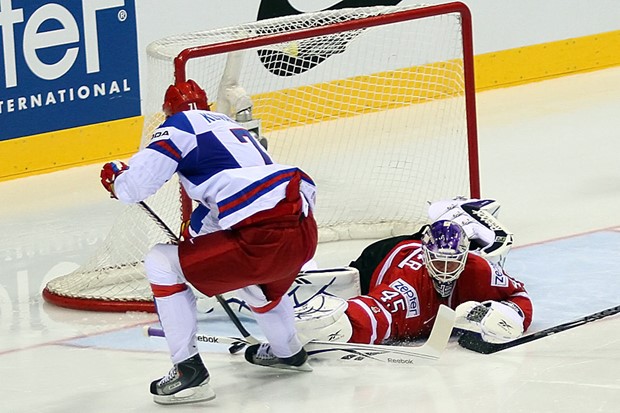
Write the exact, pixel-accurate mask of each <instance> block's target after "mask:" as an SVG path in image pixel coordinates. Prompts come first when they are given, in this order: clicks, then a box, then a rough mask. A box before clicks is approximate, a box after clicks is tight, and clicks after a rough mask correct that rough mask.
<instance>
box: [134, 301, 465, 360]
mask: <svg viewBox="0 0 620 413" xmlns="http://www.w3.org/2000/svg"><path fill="white" fill-rule="evenodd" d="M455 317H456V315H455V313H454V310H452V309H450V308H448V307H446V306H443V305H442V306H440V308H439V311H438V313H437V319H436V320H435V324H434V325H433V330H432V331H431V334H430V336H429V338H428V340H427V341H426V342H425V343H424V344H423V345H422V346H419V347H407V346H388V345H379V344H355V343H339V342H333V343H332V342H329V341H311V342H309V343H307V344H306V345H305V346H304V347H305V349H306V351H307V352H308V354H309V355H310V356H322V357H327V358H332V359H337V360H344V361H356V362H367V361H378V362H383V363H388V364H404V365H417V364H419V363H422V362H424V361H433V360H437V359H438V358H439V356H440V355H441V353H442V352H443V351H444V350H445V348H446V346H447V345H448V341H449V339H450V335H451V333H452V329H453V327H454V320H455ZM144 332H145V334H146V335H147V336H150V337H163V336H164V332H163V331H162V330H161V329H158V328H154V327H145V329H144ZM196 339H197V340H198V341H199V342H202V343H212V344H230V345H231V346H233V347H235V346H237V347H238V346H241V347H243V345H246V344H252V343H250V342H248V341H247V340H244V339H242V338H238V337H219V336H211V335H207V334H197V335H196Z"/></svg>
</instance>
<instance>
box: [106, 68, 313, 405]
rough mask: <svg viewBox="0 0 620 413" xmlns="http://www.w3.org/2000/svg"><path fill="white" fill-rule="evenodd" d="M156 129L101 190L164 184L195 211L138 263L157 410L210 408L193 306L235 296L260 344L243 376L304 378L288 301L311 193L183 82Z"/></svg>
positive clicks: (133, 193) (123, 192) (301, 259)
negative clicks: (148, 307)
mask: <svg viewBox="0 0 620 413" xmlns="http://www.w3.org/2000/svg"><path fill="white" fill-rule="evenodd" d="M163 109H164V112H165V113H166V115H167V118H166V120H165V122H164V123H163V124H162V125H160V127H159V128H158V129H156V130H155V132H154V133H153V137H152V140H151V142H150V144H149V145H148V146H147V147H146V148H144V149H143V150H141V151H140V152H138V153H137V154H135V155H134V156H133V157H132V158H131V159H130V160H129V162H128V165H125V164H124V163H122V162H118V161H115V162H109V163H106V164H105V165H104V166H103V169H102V171H101V182H102V184H103V186H104V187H105V188H106V189H107V190H108V191H109V192H110V194H111V196H112V197H113V198H117V199H119V200H120V201H121V202H124V203H137V202H141V201H143V200H144V199H146V198H147V197H149V196H150V195H152V194H154V193H155V192H156V191H157V190H158V189H159V188H161V187H162V185H164V183H165V182H167V181H168V180H169V179H170V178H171V177H172V176H173V174H175V173H176V174H178V176H179V179H180V182H181V185H182V186H183V188H184V189H185V191H186V192H187V194H188V195H189V197H190V198H191V199H193V200H194V201H196V202H197V204H198V207H196V208H195V209H194V211H193V213H192V215H191V219H190V224H189V228H188V230H187V231H188V234H187V235H188V236H186V237H184V239H183V240H182V241H181V242H180V243H179V244H178V245H172V244H157V245H155V246H154V247H153V248H152V249H151V251H149V252H148V254H147V255H146V257H145V260H144V266H145V269H146V275H147V277H148V280H149V282H150V284H151V288H152V291H153V296H154V298H155V304H156V308H157V313H158V315H159V319H160V322H161V325H162V328H163V330H164V332H165V335H166V340H167V343H168V347H169V350H170V354H171V359H172V363H173V365H174V367H173V368H172V370H170V372H169V373H168V375H166V376H165V377H163V378H161V379H159V380H155V381H153V382H152V383H151V388H150V390H151V393H152V394H153V397H154V401H155V402H157V403H162V404H175V403H190V402H197V401H204V400H210V399H212V398H214V397H215V393H214V391H213V390H212V388H211V387H210V385H209V379H210V376H209V372H208V370H207V369H206V367H205V366H204V364H203V362H202V360H201V358H200V355H199V354H198V350H197V347H196V344H197V343H196V338H195V335H196V332H197V331H196V313H197V312H196V299H195V296H194V293H193V292H192V289H191V288H189V286H188V285H187V283H190V284H191V285H193V286H194V287H195V288H196V289H197V290H198V291H200V292H202V293H203V294H205V295H207V296H214V295H218V294H222V293H225V292H229V291H233V290H239V294H240V296H241V297H242V298H243V299H244V300H245V301H246V302H247V303H248V304H249V306H250V307H251V309H252V311H253V313H254V316H255V319H256V321H257V323H258V324H259V326H260V327H261V329H262V331H263V333H264V335H265V337H266V338H267V340H268V343H263V344H260V345H254V346H250V347H249V348H248V349H247V350H246V359H247V360H248V361H250V362H251V363H253V364H258V365H263V366H269V367H282V368H290V369H298V370H302V371H303V370H306V371H307V370H311V369H310V367H309V366H308V364H307V362H306V360H307V354H306V352H305V350H304V349H303V347H302V343H301V342H300V340H299V338H298V336H297V333H296V331H295V326H294V314H293V305H292V303H291V300H290V298H289V297H288V296H287V295H286V292H287V290H288V289H289V287H290V286H291V285H292V283H293V281H294V279H295V277H296V276H297V274H298V272H299V270H300V269H301V267H302V265H303V264H304V263H305V262H307V261H309V260H310V259H311V258H312V256H313V254H314V252H315V250H316V245H317V227H316V222H315V220H314V218H313V216H312V209H313V207H314V200H315V185H314V183H313V181H312V179H311V178H310V177H309V176H308V175H306V174H305V173H304V172H303V171H302V170H300V169H299V168H297V167H294V166H288V165H280V164H277V163H276V162H274V161H273V159H272V158H271V156H270V155H269V154H268V153H267V152H266V150H265V149H264V148H263V147H261V146H260V144H259V143H258V142H257V140H256V139H255V137H254V136H252V134H250V133H249V132H248V130H247V129H245V128H243V127H241V126H240V125H239V124H238V123H235V122H234V121H232V120H231V119H230V118H229V117H228V116H226V115H224V114H220V113H215V112H211V111H210V110H209V109H210V108H209V105H208V103H207V96H206V94H205V92H204V91H203V90H202V89H201V88H200V87H199V86H198V85H197V84H196V83H195V82H194V81H192V80H189V81H187V82H184V83H180V84H176V85H173V86H170V87H169V88H168V90H167V91H166V96H165V103H164V107H163Z"/></svg>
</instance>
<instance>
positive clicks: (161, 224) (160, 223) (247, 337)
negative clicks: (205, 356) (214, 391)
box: [138, 201, 259, 353]
mask: <svg viewBox="0 0 620 413" xmlns="http://www.w3.org/2000/svg"><path fill="white" fill-rule="evenodd" d="M138 205H140V207H141V208H142V209H143V210H144V212H146V213H147V215H148V216H149V217H151V219H152V220H153V222H155V224H157V226H158V227H159V228H161V229H162V230H163V231H164V232H165V233H166V235H167V236H168V238H170V240H171V241H173V242H174V243H175V244H178V243H179V237H177V235H176V234H175V233H174V232H172V230H171V229H170V227H168V225H166V223H165V222H164V221H162V219H161V218H160V217H159V215H157V214H156V213H155V211H153V210H152V209H151V207H149V206H148V205H147V204H146V202H144V201H140V202H138ZM215 298H216V299H217V302H218V303H220V305H221V306H222V308H223V309H224V311H225V312H226V314H227V315H228V317H229V318H230V321H232V322H233V324H234V325H235V327H237V330H239V332H240V333H241V335H242V336H243V338H244V339H245V340H246V341H247V342H249V343H251V344H258V343H259V341H258V340H257V339H256V338H254V337H253V336H252V334H250V332H249V331H248V330H246V328H245V327H244V326H243V324H241V320H239V317H237V315H236V314H235V313H234V311H233V310H232V308H230V306H229V305H228V303H227V302H226V300H225V299H224V298H223V297H222V296H221V295H219V294H218V295H216V296H215ZM242 348H243V346H235V345H233V346H231V347H230V348H229V349H228V350H229V351H230V352H231V353H236V352H238V351H240V350H241V349H242Z"/></svg>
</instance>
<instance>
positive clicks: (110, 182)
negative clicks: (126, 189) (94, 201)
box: [100, 161, 129, 198]
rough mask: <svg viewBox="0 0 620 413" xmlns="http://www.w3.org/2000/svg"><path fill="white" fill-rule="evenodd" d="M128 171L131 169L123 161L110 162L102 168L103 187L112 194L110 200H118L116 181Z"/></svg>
mask: <svg viewBox="0 0 620 413" xmlns="http://www.w3.org/2000/svg"><path fill="white" fill-rule="evenodd" d="M127 169H129V166H127V165H126V164H125V163H124V162H121V161H112V162H108V163H106V164H105V165H103V168H101V174H100V176H101V185H103V187H104V188H105V189H106V190H107V191H108V192H109V193H110V198H116V194H115V193H114V181H115V180H116V178H117V177H118V176H119V175H120V174H122V173H123V172H125V171H126V170H127Z"/></svg>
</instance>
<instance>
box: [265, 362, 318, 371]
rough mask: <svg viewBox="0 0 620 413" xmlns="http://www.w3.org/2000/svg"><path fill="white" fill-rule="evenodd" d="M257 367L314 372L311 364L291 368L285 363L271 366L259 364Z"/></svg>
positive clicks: (306, 363)
mask: <svg viewBox="0 0 620 413" xmlns="http://www.w3.org/2000/svg"><path fill="white" fill-rule="evenodd" d="M257 366H261V367H270V368H272V369H280V370H292V371H302V372H306V373H309V372H311V371H312V366H310V364H308V362H305V363H304V364H302V365H301V366H291V365H290V364H284V363H276V364H272V365H270V366H268V365H262V364H257Z"/></svg>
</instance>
